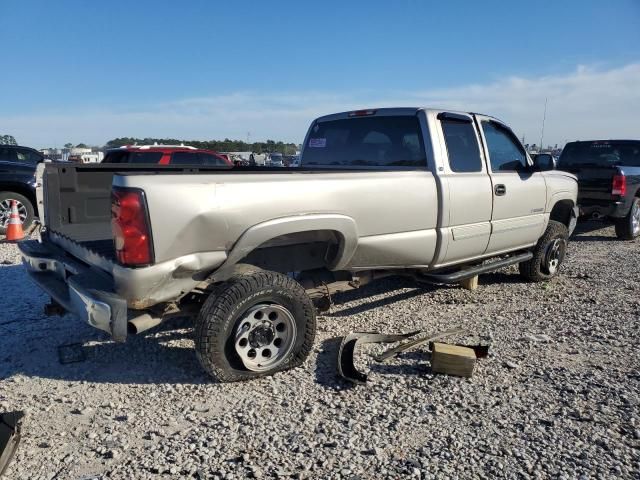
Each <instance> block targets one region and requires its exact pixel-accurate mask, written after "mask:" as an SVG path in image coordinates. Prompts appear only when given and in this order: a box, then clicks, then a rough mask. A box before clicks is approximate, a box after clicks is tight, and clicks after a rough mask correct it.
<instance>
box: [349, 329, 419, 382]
mask: <svg viewBox="0 0 640 480" xmlns="http://www.w3.org/2000/svg"><path fill="white" fill-rule="evenodd" d="M419 333H421V332H420V331H416V332H410V333H404V334H399V335H385V334H383V333H375V332H368V333H367V332H355V333H350V334H349V335H347V336H346V337H344V338H343V339H342V342H341V343H340V348H339V349H338V373H339V374H340V376H341V377H343V378H346V379H347V380H349V381H351V382H353V383H357V384H365V383H366V382H367V375H366V374H364V373H362V372H359V371H358V369H356V366H355V364H354V362H353V358H354V354H355V350H356V346H358V345H364V344H367V343H393V342H399V341H400V340H406V339H407V338H410V337H413V336H415V335H417V334H419Z"/></svg>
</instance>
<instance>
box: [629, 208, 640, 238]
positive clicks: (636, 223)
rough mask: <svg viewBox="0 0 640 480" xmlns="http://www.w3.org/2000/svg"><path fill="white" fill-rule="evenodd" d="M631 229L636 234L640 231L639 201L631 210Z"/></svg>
mask: <svg viewBox="0 0 640 480" xmlns="http://www.w3.org/2000/svg"><path fill="white" fill-rule="evenodd" d="M631 230H632V231H633V233H634V235H635V234H637V233H638V232H640V206H639V205H638V203H634V204H633V210H632V211H631Z"/></svg>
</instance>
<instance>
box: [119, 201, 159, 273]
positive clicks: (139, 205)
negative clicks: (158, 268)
mask: <svg viewBox="0 0 640 480" xmlns="http://www.w3.org/2000/svg"><path fill="white" fill-rule="evenodd" d="M111 231H112V233H113V241H114V244H115V249H116V258H117V259H118V262H119V263H121V264H122V265H128V266H142V265H149V264H151V263H153V247H152V245H151V230H150V228H149V221H148V218H147V202H146V200H145V197H144V192H143V191H142V190H138V189H130V188H114V189H113V190H112V192H111Z"/></svg>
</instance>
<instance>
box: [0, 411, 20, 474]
mask: <svg viewBox="0 0 640 480" xmlns="http://www.w3.org/2000/svg"><path fill="white" fill-rule="evenodd" d="M22 417H24V413H23V412H9V413H2V414H0V477H1V476H2V475H3V474H4V472H5V470H6V469H7V466H8V465H9V462H11V459H12V458H13V455H14V454H15V453H16V450H17V449H18V443H20V429H21V426H22Z"/></svg>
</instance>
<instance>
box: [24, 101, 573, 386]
mask: <svg viewBox="0 0 640 480" xmlns="http://www.w3.org/2000/svg"><path fill="white" fill-rule="evenodd" d="M274 170H275V169H271V170H264V171H261V170H260V169H255V170H253V171H243V172H240V171H238V170H236V169H224V168H219V167H209V166H203V167H201V168H199V169H198V171H197V172H194V169H191V168H184V169H183V170H180V169H175V170H169V169H162V168H158V167H157V166H155V165H148V166H143V167H141V166H135V168H134V166H133V165H112V166H111V168H109V166H106V167H105V166H104V165H101V166H95V167H92V166H90V165H73V164H70V165H67V164H65V165H62V164H55V163H52V164H47V165H46V167H45V168H44V172H43V176H44V179H45V181H44V182H43V190H42V195H43V198H44V210H45V215H44V218H45V220H46V230H45V231H44V232H43V236H42V237H41V240H40V241H28V242H21V243H20V246H19V248H20V251H21V252H22V256H23V259H24V264H25V266H26V268H27V270H28V271H29V273H30V275H31V277H32V278H33V279H34V280H35V281H36V282H37V283H38V284H39V285H40V286H41V287H42V288H43V289H44V290H45V291H46V292H47V293H49V295H51V297H52V298H53V300H54V302H56V303H57V304H58V305H59V306H62V307H63V308H64V309H66V310H68V311H70V312H74V313H75V314H76V315H78V316H79V317H80V318H82V319H84V320H85V321H86V322H88V323H89V324H90V325H92V326H94V327H96V328H99V329H102V330H105V331H107V332H109V333H110V334H111V335H112V336H113V338H114V339H115V340H117V341H124V340H126V337H127V334H128V332H129V333H136V332H141V331H144V330H146V329H149V328H152V327H153V326H155V325H158V324H159V323H161V322H162V321H164V320H166V319H168V318H170V317H172V316H192V317H194V318H195V334H194V339H195V348H196V354H197V357H198V359H199V360H200V363H201V365H202V367H203V368H204V369H205V370H206V371H207V372H208V373H209V374H211V375H212V376H214V377H216V378H217V379H218V380H220V381H236V380H247V379H250V378H255V377H259V376H263V375H269V374H273V373H275V372H278V371H281V370H286V369H289V368H292V367H295V366H298V365H300V364H301V363H302V362H303V361H304V360H305V358H306V357H307V355H308V354H309V353H310V351H311V350H312V348H313V342H314V336H315V329H316V310H315V308H314V305H313V303H312V302H313V300H314V299H315V300H316V301H323V300H327V301H329V300H328V299H329V298H330V295H331V294H332V293H336V292H339V291H343V290H348V289H352V288H357V287H358V286H359V285H363V284H365V283H367V282H369V281H371V280H373V279H375V278H379V277H380V276H382V275H406V276H408V277H411V278H413V279H416V280H418V281H421V282H433V283H456V282H459V281H461V280H464V279H468V278H472V277H474V276H476V275H478V274H480V273H485V272H489V271H493V270H496V269H499V268H503V267H506V266H508V265H516V264H517V265H519V268H520V274H521V275H522V277H523V278H525V279H527V280H530V281H543V280H548V279H551V278H552V277H554V276H555V275H557V274H558V272H559V270H560V268H561V265H562V262H563V260H564V258H565V252H566V248H567V241H568V237H569V234H570V232H571V230H572V229H573V227H574V225H575V214H576V211H575V208H574V207H575V203H576V197H577V191H578V184H577V181H576V178H575V176H573V175H571V174H570V173H566V172H561V171H557V170H555V171H542V170H541V169H540V168H539V166H537V165H536V164H535V163H533V162H532V161H531V159H530V157H529V156H528V155H527V153H526V152H525V150H524V147H523V146H522V144H521V143H520V141H519V140H518V139H517V137H516V136H515V135H514V134H513V132H512V131H511V129H510V128H509V127H508V126H507V125H505V124H504V123H502V122H501V121H499V120H497V119H495V118H492V117H489V116H485V115H480V114H475V113H467V112H450V111H442V110H435V109H424V108H388V109H379V110H363V111H356V112H345V113H340V114H335V115H329V116H326V117H321V118H318V119H317V120H315V121H314V122H313V123H312V124H311V127H310V129H309V132H308V134H307V137H306V140H305V142H304V148H303V151H302V166H301V167H300V168H299V169H290V170H284V169H282V171H281V172H280V171H274ZM291 272H295V277H294V276H293V275H291ZM505 288H507V287H505ZM525 295H526V294H525ZM522 301H526V296H525V297H523V298H522Z"/></svg>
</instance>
